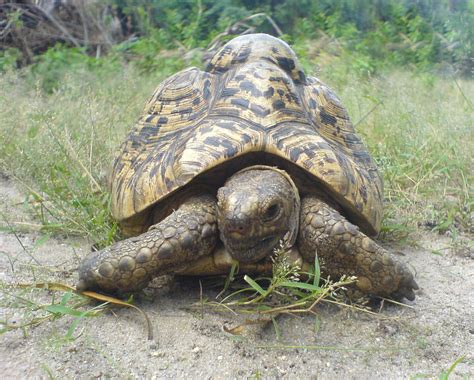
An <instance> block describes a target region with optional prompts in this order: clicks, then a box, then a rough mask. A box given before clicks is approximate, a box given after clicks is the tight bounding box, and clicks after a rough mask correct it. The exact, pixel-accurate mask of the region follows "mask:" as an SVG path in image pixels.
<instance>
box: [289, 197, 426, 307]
mask: <svg viewBox="0 0 474 380" xmlns="http://www.w3.org/2000/svg"><path fill="white" fill-rule="evenodd" d="M297 243H298V248H299V250H300V253H301V255H302V256H303V257H304V259H305V260H307V261H309V262H312V261H314V258H315V255H316V254H317V255H318V258H319V260H320V264H321V270H322V271H323V272H324V273H325V274H326V275H330V276H331V278H339V277H341V276H342V275H349V276H357V282H356V286H357V288H358V289H359V290H360V291H361V292H362V293H365V294H375V295H378V296H391V297H394V298H402V297H406V298H407V299H409V300H413V299H414V298H415V294H414V293H413V289H418V285H417V284H416V282H415V280H414V279H413V275H412V274H411V273H410V271H409V270H408V268H407V267H406V265H404V264H402V263H400V262H399V261H398V260H397V259H396V258H395V257H394V256H393V255H391V254H390V253H389V252H388V251H387V250H385V249H384V248H382V247H381V246H379V245H378V244H376V243H375V242H374V241H373V240H372V239H370V238H369V237H367V236H366V235H364V234H363V233H362V232H360V231H359V228H358V227H356V226H355V225H353V224H351V223H349V222H348V221H347V220H346V219H345V218H344V217H343V216H342V215H341V214H339V213H338V212H337V211H336V210H334V209H333V208H331V207H330V206H328V205H327V204H326V203H325V202H323V201H322V200H320V199H318V198H317V197H313V196H308V197H306V198H304V199H303V200H302V204H301V219H300V233H299V237H298V242H297Z"/></svg>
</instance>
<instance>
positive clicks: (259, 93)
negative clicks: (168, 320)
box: [111, 34, 383, 233]
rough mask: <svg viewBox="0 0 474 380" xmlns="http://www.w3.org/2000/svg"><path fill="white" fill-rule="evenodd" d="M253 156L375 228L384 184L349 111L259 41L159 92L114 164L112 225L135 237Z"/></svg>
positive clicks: (249, 40) (280, 46) (278, 50)
mask: <svg viewBox="0 0 474 380" xmlns="http://www.w3.org/2000/svg"><path fill="white" fill-rule="evenodd" d="M253 152H264V153H268V154H269V155H273V156H275V157H279V158H280V159H283V160H287V161H289V162H292V163H294V164H295V165H297V166H298V167H300V168H302V169H303V170H304V171H306V172H307V173H309V174H310V176H312V178H314V179H315V186H316V184H317V183H319V184H323V185H324V188H325V190H326V191H327V192H329V193H330V194H331V195H332V196H333V198H334V199H336V200H337V201H338V202H339V203H340V204H341V206H342V207H343V208H344V209H346V210H347V211H348V213H349V214H351V215H355V217H354V220H356V221H358V222H359V223H358V224H359V226H360V227H361V228H362V229H363V230H364V231H365V232H367V233H374V232H376V231H378V229H379V228H380V221H381V216H382V193H383V192H382V180H381V178H380V175H379V172H378V171H377V168H376V166H375V164H374V162H373V160H372V159H371V157H370V155H369V153H368V151H367V149H366V148H365V146H364V144H363V143H362V141H361V140H360V138H359V137H358V136H357V135H356V133H355V130H354V127H353V125H352V123H351V122H350V120H349V117H348V114H347V111H346V110H345V109H344V107H343V106H342V105H341V103H340V101H339V100H338V98H337V97H336V96H335V94H334V93H333V92H332V91H331V90H330V89H329V88H328V87H327V86H325V85H324V84H323V83H322V82H320V81H319V80H318V79H316V78H311V77H306V76H305V74H304V72H303V70H302V69H301V67H300V65H299V63H298V60H297V59H296V56H295V54H294V52H293V51H292V50H291V48H290V47H289V46H288V45H287V44H286V43H284V42H283V41H281V40H279V39H277V38H274V37H271V36H268V35H265V34H254V35H247V36H241V37H238V38H235V39H233V40H232V41H230V42H229V43H227V44H226V45H225V46H224V47H223V48H222V49H221V50H220V51H219V52H218V53H217V54H216V55H215V56H214V58H213V59H212V60H211V62H210V64H209V66H208V68H207V69H206V71H205V72H203V71H200V70H198V69H196V68H191V69H187V70H184V71H182V72H180V73H177V74H175V75H173V76H172V77H170V78H169V79H167V80H165V81H164V82H163V83H162V84H161V85H160V86H159V87H158V89H157V90H156V91H155V93H154V94H153V96H152V97H151V99H150V100H149V101H148V103H147V105H146V107H145V110H144V113H143V116H142V117H141V118H140V120H139V122H138V124H137V126H136V127H135V128H134V129H133V130H132V132H131V133H130V134H129V136H128V138H127V139H126V141H125V142H124V143H123V145H122V147H121V149H120V152H119V155H118V156H117V158H116V160H115V162H114V166H113V171H112V177H111V178H112V182H111V183H112V212H113V215H114V217H115V218H116V219H118V220H119V221H121V222H122V223H123V224H127V225H128V227H130V226H131V227H138V228H136V230H137V231H138V230H140V228H139V227H140V226H139V225H137V224H140V223H144V220H146V217H145V216H144V213H146V211H147V210H148V209H149V208H150V206H152V205H155V204H157V203H158V202H159V201H160V200H162V199H163V198H165V197H166V202H168V203H171V204H173V195H174V194H177V193H179V191H178V190H180V189H182V188H183V187H184V186H185V185H187V184H189V183H190V182H191V181H192V180H193V179H195V178H197V177H199V176H200V175H201V174H203V173H205V172H208V171H209V170H210V169H212V168H216V167H218V166H219V165H220V164H222V163H225V162H227V161H229V160H231V159H234V158H237V157H242V156H245V155H248V154H251V153H253ZM253 164H265V162H253ZM225 174H226V173H223V175H224V176H225ZM228 174H231V173H228ZM191 186H192V185H191ZM137 215H140V218H137ZM134 224H136V225H137V226H133V225H134ZM143 227H145V226H143Z"/></svg>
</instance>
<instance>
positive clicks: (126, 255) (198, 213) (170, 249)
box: [77, 195, 217, 293]
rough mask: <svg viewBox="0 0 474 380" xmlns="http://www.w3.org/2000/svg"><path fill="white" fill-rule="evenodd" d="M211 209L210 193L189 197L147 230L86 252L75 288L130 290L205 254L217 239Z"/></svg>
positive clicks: (211, 248) (138, 288) (140, 286)
mask: <svg viewBox="0 0 474 380" xmlns="http://www.w3.org/2000/svg"><path fill="white" fill-rule="evenodd" d="M216 208H217V206H216V200H215V198H214V197H213V196H211V195H201V196H194V197H190V198H189V199H188V200H187V201H186V202H184V203H183V204H182V205H181V206H180V208H179V209H178V210H176V211H175V212H173V213H172V214H171V215H169V216H168V217H167V218H165V219H163V220H162V221H161V222H159V223H157V224H155V225H153V226H151V228H150V229H149V230H148V232H145V233H143V234H141V235H139V236H136V237H132V238H129V239H126V240H123V241H120V242H118V243H115V244H114V245H112V246H110V247H106V248H104V249H103V250H101V251H99V252H94V253H92V254H90V255H89V257H87V258H86V259H85V260H84V261H83V262H82V263H81V265H80V267H79V282H78V284H77V290H78V291H84V290H101V291H105V292H109V293H127V292H133V291H136V290H140V289H142V288H144V287H145V286H146V285H147V284H148V282H149V281H150V280H151V279H152V278H153V277H155V276H158V275H161V274H167V273H173V272H175V271H176V270H177V269H183V268H186V267H187V266H188V265H189V264H190V263H192V262H194V261H196V260H198V259H199V258H200V257H202V256H205V255H210V254H211V253H212V251H213V250H214V247H215V245H216V241H217V218H216V213H217V211H216Z"/></svg>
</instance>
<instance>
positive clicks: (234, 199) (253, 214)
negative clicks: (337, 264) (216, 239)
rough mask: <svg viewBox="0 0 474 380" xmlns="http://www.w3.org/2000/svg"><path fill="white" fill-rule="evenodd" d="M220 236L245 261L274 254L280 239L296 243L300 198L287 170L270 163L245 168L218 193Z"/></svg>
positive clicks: (236, 255) (232, 252) (250, 261)
mask: <svg viewBox="0 0 474 380" xmlns="http://www.w3.org/2000/svg"><path fill="white" fill-rule="evenodd" d="M217 205H218V220H217V223H218V226H219V232H220V238H221V240H222V242H223V243H224V245H225V247H226V248H227V250H228V251H229V253H230V254H231V255H232V256H233V257H234V258H235V259H236V260H238V261H240V262H244V263H252V262H257V261H259V260H261V259H263V258H264V257H267V256H270V255H271V254H272V252H273V249H274V248H275V247H276V246H277V245H278V243H279V242H280V240H284V241H285V242H286V243H287V244H289V246H292V245H293V244H294V242H295V240H296V236H297V234H298V222H299V212H300V198H299V194H298V190H297V188H296V186H295V184H294V182H293V180H292V179H291V178H290V176H289V175H288V174H287V173H286V172H284V171H283V170H279V169H276V168H273V167H269V166H252V167H249V168H246V169H243V170H241V171H239V172H237V173H236V174H234V175H233V176H232V177H230V178H229V179H228V180H227V182H226V183H225V184H224V186H223V187H221V188H220V189H219V191H218V193H217Z"/></svg>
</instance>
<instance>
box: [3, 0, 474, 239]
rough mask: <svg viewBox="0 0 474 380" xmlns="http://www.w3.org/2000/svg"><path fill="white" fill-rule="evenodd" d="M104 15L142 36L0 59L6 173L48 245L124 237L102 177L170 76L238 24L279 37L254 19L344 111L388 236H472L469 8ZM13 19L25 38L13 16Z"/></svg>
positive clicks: (304, 5)
mask: <svg viewBox="0 0 474 380" xmlns="http://www.w3.org/2000/svg"><path fill="white" fill-rule="evenodd" d="M107 4H108V6H110V7H111V9H115V10H117V9H119V10H120V12H121V14H122V15H123V16H124V17H126V18H127V22H128V24H129V25H128V28H129V29H130V30H131V31H132V32H133V38H128V39H127V40H125V41H122V42H119V43H116V44H114V45H112V46H110V48H109V49H108V50H107V51H100V54H98V53H99V51H98V49H97V46H93V45H91V44H84V46H82V47H77V46H70V44H68V41H62V43H57V44H55V45H54V46H50V47H49V48H48V49H46V50H44V51H42V52H41V54H37V55H35V56H34V58H33V60H32V62H30V64H28V65H26V64H25V62H26V59H25V57H23V56H22V54H23V53H22V50H21V49H19V48H15V47H14V46H13V47H9V48H7V49H3V51H0V117H1V119H2V125H1V127H0V139H1V141H2V144H1V145H0V165H1V166H0V168H1V170H2V171H3V172H4V173H7V174H9V175H11V176H13V177H14V178H16V180H17V181H19V182H20V183H21V184H22V185H23V186H24V188H25V189H27V190H28V194H29V196H28V199H27V200H26V202H25V204H26V205H27V206H28V207H30V208H31V207H32V208H33V209H34V210H35V211H36V212H37V216H38V220H39V222H40V225H41V228H42V230H43V231H46V233H50V232H51V233H52V232H56V233H57V232H60V233H64V234H80V235H83V236H88V237H90V239H91V241H94V242H97V243H98V245H99V246H103V245H106V244H109V243H111V242H112V241H113V240H115V239H117V238H118V237H119V236H118V228H117V225H116V224H115V222H114V221H112V220H110V216H109V208H108V207H109V196H108V192H107V179H106V178H107V170H108V168H109V165H110V162H111V159H112V157H113V155H114V152H115V149H116V148H117V147H118V145H119V144H120V142H121V141H122V140H123V139H124V138H125V136H126V134H127V132H128V130H129V129H130V128H131V126H132V125H133V123H134V122H135V120H136V119H137V118H138V116H139V115H140V112H141V109H142V107H143V105H144V104H145V101H146V99H147V97H148V96H150V95H151V93H152V91H153V89H154V88H155V87H156V86H157V85H158V84H159V82H160V81H161V80H162V79H163V78H165V77H166V76H168V75H170V74H172V73H174V72H176V71H178V70H181V69H183V68H184V67H187V66H190V65H196V66H201V67H202V58H203V55H204V54H205V52H206V48H207V47H208V46H209V45H210V44H212V42H213V41H215V38H216V37H218V36H219V35H220V34H221V33H222V32H224V31H225V30H228V28H229V26H231V25H235V23H236V22H238V21H239V20H243V19H245V18H247V21H246V22H245V24H246V25H248V26H249V27H252V28H253V30H255V31H256V32H266V33H271V34H273V35H275V34H276V29H275V27H274V26H272V24H271V22H270V21H269V19H268V18H266V17H264V16H260V17H255V18H251V16H252V15H255V14H257V13H265V14H266V15H268V16H270V17H271V19H272V20H274V22H275V23H276V24H277V25H278V27H279V28H280V29H281V31H282V33H283V35H282V36H281V38H283V39H284V40H286V41H287V42H288V43H289V44H290V45H292V47H293V48H294V50H295V51H296V53H297V54H298V56H299V57H300V59H301V61H302V64H303V66H304V67H305V69H306V70H307V72H308V73H309V74H310V75H317V76H318V77H320V78H321V79H322V80H323V81H325V82H328V83H329V84H330V86H331V87H333V88H334V89H335V90H336V93H337V94H338V95H339V96H340V97H341V98H342V101H343V103H344V104H345V105H346V106H347V108H348V109H349V113H350V115H351V117H352V120H353V122H354V123H355V124H356V125H357V129H358V131H359V133H360V134H361V135H362V136H363V138H364V140H365V141H366V143H367V144H368V146H369V150H370V151H371V152H372V154H373V155H374V157H375V158H376V160H377V162H378V163H379V165H380V167H381V169H382V171H383V172H384V175H385V183H386V190H385V193H386V198H387V212H386V218H385V222H384V231H388V232H390V234H389V235H390V236H391V237H396V238H398V237H400V236H404V234H405V233H406V231H408V230H410V229H413V228H414V227H422V228H428V229H434V230H437V231H440V232H443V233H445V232H449V233H450V234H451V236H453V238H455V237H456V236H457V234H458V233H460V232H461V233H465V232H467V233H472V232H473V231H472V229H473V227H472V203H473V202H472V178H473V174H472V172H473V170H472V168H473V165H472V164H473V157H472V150H473V149H472V141H473V137H474V136H473V128H472V127H473V116H472V115H473V107H472V99H474V86H473V84H472V81H471V80H470V76H471V75H472V70H473V57H474V54H473V53H474V52H473V40H474V36H473V35H474V2H473V1H471V0H449V1H448V0H440V1H436V0H418V1H408V0H403V1H396V0H376V1H369V0H341V1H329V0H320V1H311V0H301V1H297V0H262V1H244V0H238V1H235V0H217V1H211V0H186V1H183V0H170V1H159V0H152V1H145V0H108V1H107ZM7 17H8V20H9V21H12V22H13V23H15V25H16V27H17V28H20V29H21V28H22V27H23V24H22V19H21V17H20V15H19V13H18V12H16V13H15V12H13V13H10V14H8V15H7ZM249 17H250V18H249ZM240 27H241V28H242V25H240ZM243 28H244V29H245V26H243ZM240 30H242V29H240ZM230 38H232V36H231V35H225V36H221V39H222V40H227V39H230ZM398 232H400V234H398Z"/></svg>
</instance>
